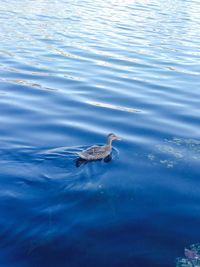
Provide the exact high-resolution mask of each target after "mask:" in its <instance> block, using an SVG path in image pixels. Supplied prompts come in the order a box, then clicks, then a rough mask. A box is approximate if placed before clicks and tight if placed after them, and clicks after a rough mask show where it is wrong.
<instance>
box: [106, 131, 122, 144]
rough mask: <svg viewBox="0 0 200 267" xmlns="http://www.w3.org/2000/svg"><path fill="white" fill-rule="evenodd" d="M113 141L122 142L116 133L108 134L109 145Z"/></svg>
mask: <svg viewBox="0 0 200 267" xmlns="http://www.w3.org/2000/svg"><path fill="white" fill-rule="evenodd" d="M113 140H121V138H120V137H119V136H117V135H115V134H114V133H110V134H108V136H107V143H108V145H111V144H112V141H113Z"/></svg>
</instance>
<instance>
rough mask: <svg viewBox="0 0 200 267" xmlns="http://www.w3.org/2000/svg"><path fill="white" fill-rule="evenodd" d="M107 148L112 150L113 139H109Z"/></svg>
mask: <svg viewBox="0 0 200 267" xmlns="http://www.w3.org/2000/svg"><path fill="white" fill-rule="evenodd" d="M107 146H109V147H110V148H111V147H112V139H111V138H108V140H107Z"/></svg>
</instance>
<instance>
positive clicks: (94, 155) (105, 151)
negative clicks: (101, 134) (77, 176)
mask: <svg viewBox="0 0 200 267" xmlns="http://www.w3.org/2000/svg"><path fill="white" fill-rule="evenodd" d="M111 150H112V148H111V147H108V145H104V146H96V145H94V146H91V147H89V148H87V149H86V150H83V151H81V152H80V153H78V155H79V157H80V158H82V159H85V160H98V159H104V158H106V157H107V156H108V155H110V153H111Z"/></svg>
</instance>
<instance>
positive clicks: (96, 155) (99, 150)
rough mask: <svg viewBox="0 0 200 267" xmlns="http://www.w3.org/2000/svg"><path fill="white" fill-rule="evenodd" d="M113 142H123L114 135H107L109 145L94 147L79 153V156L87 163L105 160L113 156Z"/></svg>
mask: <svg viewBox="0 0 200 267" xmlns="http://www.w3.org/2000/svg"><path fill="white" fill-rule="evenodd" d="M113 140H121V138H120V137H119V136H117V135H115V134H114V133H110V134H108V135H107V143H106V144H105V145H103V146H97V145H93V146H91V147H89V148H87V149H85V150H83V151H81V152H79V153H78V156H79V157H80V158H81V159H83V160H86V161H91V160H100V159H105V158H106V157H108V156H109V155H110V154H111V151H112V141H113Z"/></svg>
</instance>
